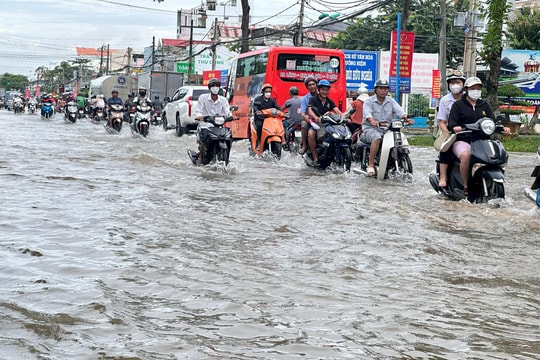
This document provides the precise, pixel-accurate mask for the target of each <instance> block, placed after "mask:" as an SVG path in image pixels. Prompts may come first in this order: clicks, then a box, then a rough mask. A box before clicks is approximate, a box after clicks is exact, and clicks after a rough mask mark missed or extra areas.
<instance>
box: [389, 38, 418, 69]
mask: <svg viewBox="0 0 540 360" xmlns="http://www.w3.org/2000/svg"><path fill="white" fill-rule="evenodd" d="M413 53H414V32H410V31H402V32H400V43H399V77H400V78H409V79H410V78H411V72H412V71H411V70H412V62H413ZM396 56H397V31H396V30H394V31H392V40H391V51H390V77H396Z"/></svg>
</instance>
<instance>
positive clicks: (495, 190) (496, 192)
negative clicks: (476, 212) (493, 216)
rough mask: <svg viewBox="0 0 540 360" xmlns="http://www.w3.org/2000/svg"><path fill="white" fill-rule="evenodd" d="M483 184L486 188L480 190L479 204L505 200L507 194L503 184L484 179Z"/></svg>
mask: <svg viewBox="0 0 540 360" xmlns="http://www.w3.org/2000/svg"><path fill="white" fill-rule="evenodd" d="M483 184H484V186H485V188H484V189H480V191H481V194H479V195H478V198H477V202H482V203H483V202H488V201H489V200H493V199H504V197H505V192H504V184H503V183H500V182H497V181H494V180H493V179H484V181H483ZM484 191H485V192H484ZM486 194H487V195H486Z"/></svg>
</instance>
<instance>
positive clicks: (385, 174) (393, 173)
mask: <svg viewBox="0 0 540 360" xmlns="http://www.w3.org/2000/svg"><path fill="white" fill-rule="evenodd" d="M406 124H410V120H408V119H395V120H392V121H391V122H390V123H380V124H379V127H380V128H382V129H383V130H384V135H383V138H382V142H381V145H380V147H379V152H378V154H377V156H375V168H376V172H377V179H379V180H384V179H389V178H390V179H399V178H401V179H404V180H412V173H413V166H412V162H411V158H410V156H409V153H410V151H409V142H408V141H407V138H406V137H405V135H404V134H403V132H402V129H403V127H404V126H405V125H406ZM356 145H357V146H359V147H360V150H355V151H359V152H360V155H359V158H360V167H361V168H360V169H353V171H354V172H360V173H362V174H365V175H366V174H367V168H368V159H369V152H370V146H371V143H368V142H367V140H366V139H365V136H364V135H363V134H362V135H360V138H359V140H358V142H357V144H356Z"/></svg>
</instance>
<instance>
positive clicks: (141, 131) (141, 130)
mask: <svg viewBox="0 0 540 360" xmlns="http://www.w3.org/2000/svg"><path fill="white" fill-rule="evenodd" d="M139 134H141V135H142V136H143V137H146V136H147V135H148V123H142V124H140V125H139Z"/></svg>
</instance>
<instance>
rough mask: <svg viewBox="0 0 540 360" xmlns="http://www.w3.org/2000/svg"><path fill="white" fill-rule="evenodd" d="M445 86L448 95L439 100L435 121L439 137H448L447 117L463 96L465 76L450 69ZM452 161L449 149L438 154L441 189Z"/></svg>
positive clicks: (444, 184) (444, 185)
mask: <svg viewBox="0 0 540 360" xmlns="http://www.w3.org/2000/svg"><path fill="white" fill-rule="evenodd" d="M446 84H447V86H448V91H449V93H448V94H446V95H445V96H443V97H442V98H441V100H440V101H439V111H438V112H437V121H438V122H439V129H440V130H441V136H444V137H448V135H449V134H450V131H449V130H448V126H447V123H448V116H449V115H450V109H451V108H452V105H454V103H455V102H456V101H458V100H459V99H461V97H462V95H463V84H465V75H463V72H461V71H460V70H452V69H450V70H449V71H448V72H447V74H446ZM452 161H453V155H452V151H451V149H448V150H447V151H441V152H440V153H439V186H440V187H441V188H443V187H446V180H447V179H446V173H447V172H448V164H450V163H451V162H452Z"/></svg>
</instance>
